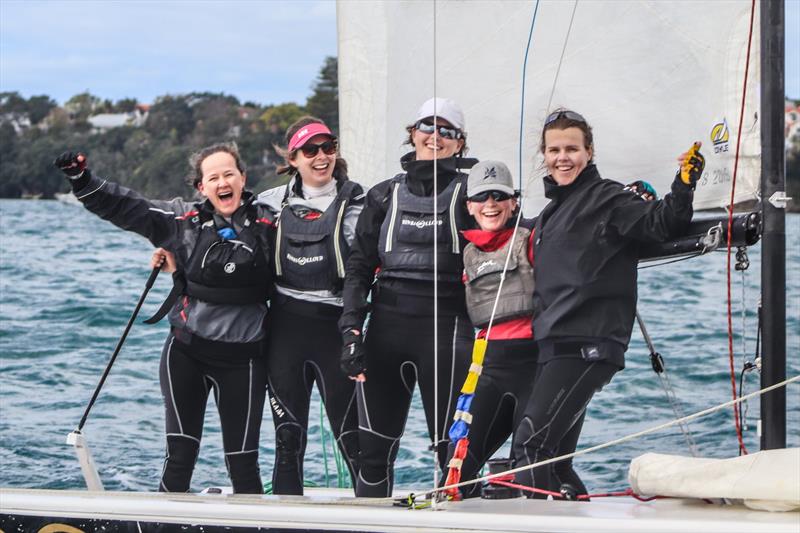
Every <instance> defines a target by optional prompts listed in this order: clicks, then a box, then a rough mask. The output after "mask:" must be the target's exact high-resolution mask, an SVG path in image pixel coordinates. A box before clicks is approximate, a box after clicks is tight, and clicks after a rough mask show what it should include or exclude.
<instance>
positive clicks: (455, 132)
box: [414, 120, 464, 140]
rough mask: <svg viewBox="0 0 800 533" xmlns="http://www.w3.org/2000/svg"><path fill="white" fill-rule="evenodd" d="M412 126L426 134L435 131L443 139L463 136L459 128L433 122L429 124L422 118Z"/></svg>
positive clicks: (454, 138)
mask: <svg viewBox="0 0 800 533" xmlns="http://www.w3.org/2000/svg"><path fill="white" fill-rule="evenodd" d="M414 128H415V129H416V130H418V131H421V132H422V133H426V134H428V135H430V134H432V133H433V132H434V131H436V132H437V133H438V134H439V137H442V138H443V139H452V140H456V139H460V138H462V137H463V136H464V134H463V133H461V130H459V129H458V128H446V127H445V126H436V125H434V124H429V123H428V122H424V121H422V120H420V121H419V122H417V123H416V124H414Z"/></svg>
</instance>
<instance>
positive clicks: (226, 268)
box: [222, 263, 236, 274]
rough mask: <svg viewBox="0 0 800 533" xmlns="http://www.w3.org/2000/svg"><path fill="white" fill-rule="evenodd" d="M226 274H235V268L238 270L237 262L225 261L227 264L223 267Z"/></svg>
mask: <svg viewBox="0 0 800 533" xmlns="http://www.w3.org/2000/svg"><path fill="white" fill-rule="evenodd" d="M222 269H223V270H224V271H225V273H226V274H233V272H234V270H236V263H225V266H224V267H222Z"/></svg>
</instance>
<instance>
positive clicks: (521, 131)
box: [518, 0, 539, 194]
mask: <svg viewBox="0 0 800 533" xmlns="http://www.w3.org/2000/svg"><path fill="white" fill-rule="evenodd" d="M538 12H539V0H536V6H535V7H534V9H533V18H532V19H531V30H530V33H528V45H527V46H526V47H525V60H524V61H523V63H522V102H521V103H520V112H519V174H518V178H519V191H520V194H521V193H522V141H523V140H524V125H525V78H526V75H527V71H528V52H530V50H531V41H532V40H533V27H534V26H535V25H536V14H537V13H538Z"/></svg>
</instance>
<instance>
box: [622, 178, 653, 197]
mask: <svg viewBox="0 0 800 533" xmlns="http://www.w3.org/2000/svg"><path fill="white" fill-rule="evenodd" d="M624 190H626V191H631V192H632V193H634V194H635V195H636V196H638V197H639V198H641V199H642V200H645V201H646V202H649V201H651V200H658V193H657V192H656V190H655V189H654V188H653V186H652V185H650V184H649V183H647V182H646V181H643V180H638V181H634V182H633V183H629V184H627V185H626V186H625V188H624Z"/></svg>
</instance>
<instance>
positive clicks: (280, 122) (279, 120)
mask: <svg viewBox="0 0 800 533" xmlns="http://www.w3.org/2000/svg"><path fill="white" fill-rule="evenodd" d="M305 114H306V110H305V109H304V108H302V107H300V106H299V105H297V104H295V103H291V102H289V103H286V104H280V105H276V106H273V107H269V108H267V110H266V111H264V113H262V114H261V117H260V119H261V121H262V122H263V123H264V124H266V126H267V128H268V129H269V130H270V131H271V132H272V133H276V134H278V135H280V136H281V137H282V136H283V133H284V132H285V131H286V129H287V128H288V127H289V126H290V125H291V124H292V123H293V122H294V121H296V120H297V119H299V118H300V117H302V116H303V115H305ZM320 118H322V117H320Z"/></svg>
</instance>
